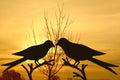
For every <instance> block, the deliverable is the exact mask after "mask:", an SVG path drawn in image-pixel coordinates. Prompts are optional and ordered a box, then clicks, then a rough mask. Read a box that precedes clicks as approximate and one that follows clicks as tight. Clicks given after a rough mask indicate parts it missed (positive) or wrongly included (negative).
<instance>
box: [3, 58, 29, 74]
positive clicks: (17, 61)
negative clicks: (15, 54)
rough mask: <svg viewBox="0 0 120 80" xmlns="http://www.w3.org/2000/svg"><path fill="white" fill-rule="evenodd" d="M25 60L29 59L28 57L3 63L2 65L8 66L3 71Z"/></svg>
mask: <svg viewBox="0 0 120 80" xmlns="http://www.w3.org/2000/svg"><path fill="white" fill-rule="evenodd" d="M25 60H27V59H26V58H21V59H19V60H16V61H14V62H10V63H7V64H3V65H2V66H8V67H7V68H6V69H5V70H4V71H3V72H5V71H7V70H8V69H10V68H12V67H14V66H16V65H17V64H19V63H21V62H23V61H25Z"/></svg>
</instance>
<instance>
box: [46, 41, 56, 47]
mask: <svg viewBox="0 0 120 80" xmlns="http://www.w3.org/2000/svg"><path fill="white" fill-rule="evenodd" d="M45 43H46V44H49V46H50V47H55V46H54V44H53V42H52V41H51V40H47V41H46V42H45Z"/></svg>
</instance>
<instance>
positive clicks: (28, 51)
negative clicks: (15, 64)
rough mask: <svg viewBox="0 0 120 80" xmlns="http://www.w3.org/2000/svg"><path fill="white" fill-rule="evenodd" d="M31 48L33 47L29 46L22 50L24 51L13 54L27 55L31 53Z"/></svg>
mask: <svg viewBox="0 0 120 80" xmlns="http://www.w3.org/2000/svg"><path fill="white" fill-rule="evenodd" d="M31 49H32V47H29V48H27V49H25V50H22V51H19V52H16V53H13V55H17V56H25V55H29V54H30V51H31Z"/></svg>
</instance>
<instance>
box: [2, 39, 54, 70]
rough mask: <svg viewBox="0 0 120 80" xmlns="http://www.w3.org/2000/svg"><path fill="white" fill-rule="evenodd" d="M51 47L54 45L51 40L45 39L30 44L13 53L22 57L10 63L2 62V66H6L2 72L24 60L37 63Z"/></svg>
mask: <svg viewBox="0 0 120 80" xmlns="http://www.w3.org/2000/svg"><path fill="white" fill-rule="evenodd" d="M51 47H54V44H53V43H52V41H50V40H46V41H45V42H44V43H42V44H40V45H34V46H30V47H28V48H26V49H24V50H22V51H19V52H16V53H14V54H13V55H17V56H22V57H23V58H21V59H18V60H16V61H13V62H10V63H6V64H2V66H8V67H7V68H6V69H5V70H4V71H3V72H5V71H7V70H8V69H10V68H12V67H14V66H16V65H18V64H20V63H21V62H24V61H26V60H34V61H35V63H37V62H38V60H39V59H40V58H43V57H44V56H45V55H46V54H47V52H48V50H49V49H50V48H51Z"/></svg>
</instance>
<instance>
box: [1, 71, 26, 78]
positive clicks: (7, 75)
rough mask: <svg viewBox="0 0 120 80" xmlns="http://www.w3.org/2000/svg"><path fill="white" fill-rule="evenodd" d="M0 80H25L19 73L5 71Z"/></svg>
mask: <svg viewBox="0 0 120 80" xmlns="http://www.w3.org/2000/svg"><path fill="white" fill-rule="evenodd" d="M0 80H25V79H24V78H23V77H22V76H21V74H20V73H18V72H16V71H14V70H10V71H6V72H4V73H3V74H2V76H1V77H0Z"/></svg>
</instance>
